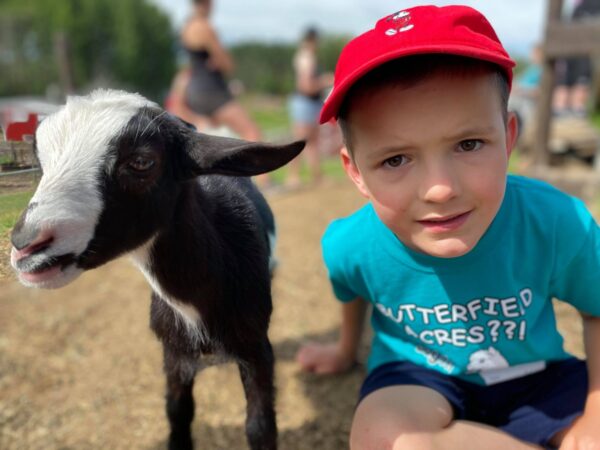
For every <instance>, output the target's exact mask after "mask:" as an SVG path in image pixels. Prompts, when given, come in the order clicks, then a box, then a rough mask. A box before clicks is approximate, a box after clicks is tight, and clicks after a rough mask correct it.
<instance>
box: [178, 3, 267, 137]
mask: <svg viewBox="0 0 600 450" xmlns="http://www.w3.org/2000/svg"><path fill="white" fill-rule="evenodd" d="M193 3H194V12H193V14H192V16H191V17H190V19H189V20H188V21H187V22H186V24H185V25H184V27H183V29H182V32H181V42H182V45H183V47H184V48H185V49H186V50H187V51H188V53H189V56H190V71H189V77H188V78H189V80H188V83H187V85H186V87H185V90H184V94H183V96H184V101H185V103H186V106H187V108H189V109H190V110H191V111H192V112H193V113H195V114H197V115H199V116H205V117H206V118H207V119H208V120H209V121H210V123H211V125H213V126H214V127H220V126H225V127H228V128H229V129H231V131H233V132H234V133H235V134H237V135H238V136H239V137H240V138H242V139H246V140H250V141H257V140H260V131H259V129H258V127H257V125H256V124H255V123H254V122H253V121H252V119H251V118H250V116H249V115H248V114H247V113H246V111H245V110H244V109H243V108H242V107H241V105H240V104H239V103H238V102H237V101H236V100H235V99H234V97H233V95H232V94H231V92H230V90H229V88H228V86H227V82H226V80H225V77H226V76H227V75H229V74H231V72H232V71H233V68H234V64H233V60H232V58H231V55H230V54H229V53H228V52H227V50H226V49H225V48H223V46H222V45H221V43H220V41H219V38H218V36H217V33H216V31H215V30H214V28H213V27H212V25H211V24H210V21H209V17H210V13H211V9H212V0H194V2H193ZM200 131H202V130H200Z"/></svg>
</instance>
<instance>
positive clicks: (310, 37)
mask: <svg viewBox="0 0 600 450" xmlns="http://www.w3.org/2000/svg"><path fill="white" fill-rule="evenodd" d="M318 45H319V34H318V32H317V30H316V29H315V28H313V27H310V28H308V29H307V30H306V31H305V33H304V36H303V37H302V40H301V41H300V45H299V46H298V49H297V51H296V53H295V54H294V59H293V68H294V76H295V80H296V90H295V92H294V93H293V94H292V96H291V98H290V100H289V110H290V119H291V122H292V133H293V135H294V137H295V138H297V139H304V140H306V147H305V148H304V151H303V152H302V154H303V155H305V158H306V159H307V162H308V169H309V173H310V176H311V179H312V181H313V182H318V181H320V179H321V165H320V155H319V125H318V121H317V119H318V116H319V111H320V110H321V107H322V106H323V100H322V96H323V91H324V90H325V89H326V88H328V87H330V86H331V85H332V84H333V74H331V73H322V72H321V68H320V66H319V61H318V58H317V50H318ZM302 154H301V155H300V156H298V157H297V158H296V159H294V160H293V161H292V162H290V163H289V165H288V175H287V179H286V186H287V187H289V188H296V187H299V186H300V185H301V179H300V169H301V166H302V160H301V158H302Z"/></svg>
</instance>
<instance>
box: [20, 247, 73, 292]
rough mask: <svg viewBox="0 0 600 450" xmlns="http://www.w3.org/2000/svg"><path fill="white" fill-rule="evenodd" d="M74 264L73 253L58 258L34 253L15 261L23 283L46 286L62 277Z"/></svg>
mask: <svg viewBox="0 0 600 450" xmlns="http://www.w3.org/2000/svg"><path fill="white" fill-rule="evenodd" d="M74 262H75V258H74V255H73V254H72V253H67V254H64V255H58V256H47V255H43V254H39V253H34V254H32V255H29V256H26V257H24V258H21V259H19V260H16V261H13V266H14V268H15V269H16V270H17V272H18V274H19V278H20V279H21V280H22V281H23V282H25V283H27V284H30V285H45V284H47V283H48V282H49V281H51V280H53V279H55V278H56V277H58V276H60V275H61V273H62V272H63V270H64V269H65V268H67V267H68V266H70V265H72V264H73V263H74Z"/></svg>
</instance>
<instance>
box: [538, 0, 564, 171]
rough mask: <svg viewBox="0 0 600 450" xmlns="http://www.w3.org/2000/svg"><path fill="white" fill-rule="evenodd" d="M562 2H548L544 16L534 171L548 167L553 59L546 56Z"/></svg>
mask: <svg viewBox="0 0 600 450" xmlns="http://www.w3.org/2000/svg"><path fill="white" fill-rule="evenodd" d="M562 6H563V0H550V1H549V2H548V13H547V15H546V36H545V43H544V47H543V49H542V50H543V54H544V55H543V61H544V62H543V74H542V84H541V86H540V96H539V99H538V104H537V114H536V129H535V135H534V136H535V139H534V147H533V164H534V166H535V168H536V169H541V168H545V167H546V166H547V165H548V137H549V136H550V126H551V120H552V93H553V92H554V83H555V78H556V77H555V74H554V62H555V57H553V56H550V55H549V54H548V48H547V46H548V42H550V30H551V27H552V25H553V24H554V23H558V22H559V21H560V19H561V13H562Z"/></svg>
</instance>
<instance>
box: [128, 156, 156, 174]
mask: <svg viewBox="0 0 600 450" xmlns="http://www.w3.org/2000/svg"><path fill="white" fill-rule="evenodd" d="M128 165H129V167H130V168H131V169H133V170H135V171H136V172H145V171H147V170H150V169H151V168H152V167H153V166H154V160H153V159H150V158H145V157H143V156H136V157H135V158H133V159H132V160H131V161H129V164H128Z"/></svg>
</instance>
